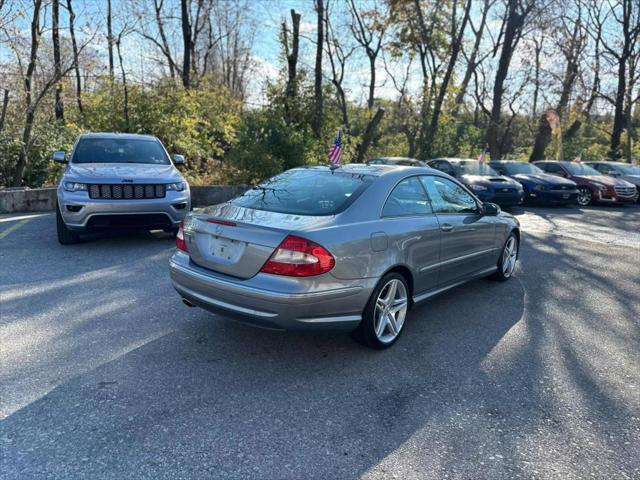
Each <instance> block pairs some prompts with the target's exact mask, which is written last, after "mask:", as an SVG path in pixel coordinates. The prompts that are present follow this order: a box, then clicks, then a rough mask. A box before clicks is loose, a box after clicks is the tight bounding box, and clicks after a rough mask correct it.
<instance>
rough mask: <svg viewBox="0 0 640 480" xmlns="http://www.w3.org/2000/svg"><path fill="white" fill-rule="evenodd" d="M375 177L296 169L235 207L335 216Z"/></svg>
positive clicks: (268, 182)
mask: <svg viewBox="0 0 640 480" xmlns="http://www.w3.org/2000/svg"><path fill="white" fill-rule="evenodd" d="M374 179H375V177H374V176H373V175H364V174H356V173H347V172H338V171H333V172H331V171H328V170H313V169H308V170H307V169H296V170H288V171H286V172H284V173H281V174H280V175H276V176H275V177H273V178H270V179H269V180H266V181H265V182H262V183H261V184H260V185H258V186H256V187H254V188H252V189H251V190H249V191H248V192H246V193H245V194H244V195H242V196H241V197H238V198H236V199H235V200H233V204H234V205H238V206H240V207H246V208H253V209H255V210H266V211H268V212H279V213H290V214H296V215H335V214H336V213H340V212H341V211H343V210H344V209H346V208H347V207H348V206H349V205H351V204H352V203H353V202H354V201H355V199H356V198H358V196H359V195H360V194H361V193H362V192H363V191H364V190H365V189H366V188H367V187H368V186H369V185H370V184H371V182H373V180H374Z"/></svg>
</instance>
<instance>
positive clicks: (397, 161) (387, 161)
mask: <svg viewBox="0 0 640 480" xmlns="http://www.w3.org/2000/svg"><path fill="white" fill-rule="evenodd" d="M367 165H399V166H404V167H426V166H427V164H426V163H425V162H422V161H420V160H416V159H415V158H408V157H378V158H372V159H371V160H369V161H368V162H367Z"/></svg>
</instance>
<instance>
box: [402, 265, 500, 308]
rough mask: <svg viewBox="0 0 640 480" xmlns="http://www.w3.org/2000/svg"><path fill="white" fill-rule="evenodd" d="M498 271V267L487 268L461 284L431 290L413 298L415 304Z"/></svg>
mask: <svg viewBox="0 0 640 480" xmlns="http://www.w3.org/2000/svg"><path fill="white" fill-rule="evenodd" d="M496 270H498V267H497V266H493V267H490V268H486V269H484V270H481V271H479V272H478V273H476V274H474V275H472V276H471V277H469V278H466V279H464V280H460V281H459V282H456V283H452V284H451V285H447V286H445V287H442V288H438V289H437V290H431V291H429V292H425V293H422V294H420V295H418V296H415V297H413V303H420V302H422V301H424V300H427V299H428V298H431V297H433V296H435V295H438V294H439V293H442V292H446V291H447V290H450V289H452V288H454V287H457V286H460V285H462V284H463V283H467V282H469V281H471V280H474V279H476V278H479V277H483V276H485V275H488V274H490V273H493V272H495V271H496Z"/></svg>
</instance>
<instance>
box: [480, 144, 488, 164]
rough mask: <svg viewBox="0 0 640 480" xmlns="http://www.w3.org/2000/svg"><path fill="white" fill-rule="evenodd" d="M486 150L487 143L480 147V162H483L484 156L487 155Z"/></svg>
mask: <svg viewBox="0 0 640 480" xmlns="http://www.w3.org/2000/svg"><path fill="white" fill-rule="evenodd" d="M487 150H489V145H488V144H487V145H485V146H484V148H483V149H482V152H480V155H478V161H479V162H480V163H484V160H485V157H486V156H487Z"/></svg>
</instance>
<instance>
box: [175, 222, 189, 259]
mask: <svg viewBox="0 0 640 480" xmlns="http://www.w3.org/2000/svg"><path fill="white" fill-rule="evenodd" d="M176 247H178V250H182V251H183V252H187V253H189V249H188V248H187V242H185V241H184V220H183V221H181V222H180V228H178V233H177V234H176Z"/></svg>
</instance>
